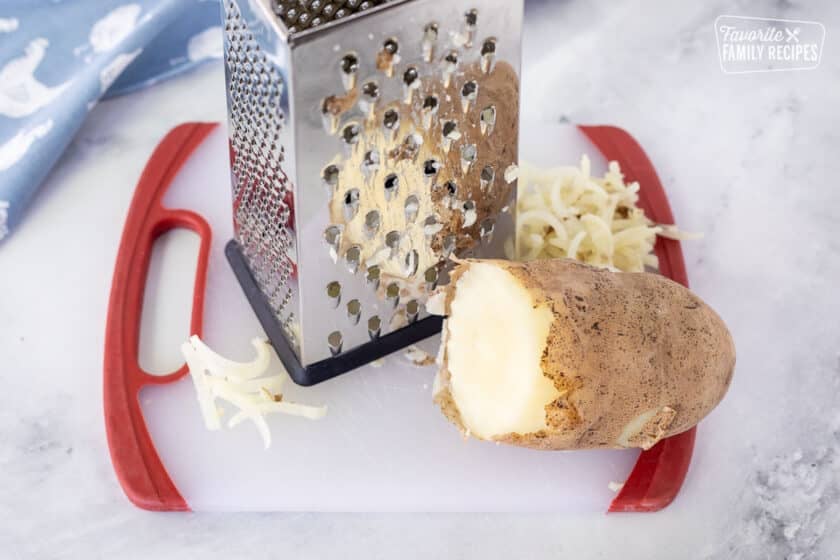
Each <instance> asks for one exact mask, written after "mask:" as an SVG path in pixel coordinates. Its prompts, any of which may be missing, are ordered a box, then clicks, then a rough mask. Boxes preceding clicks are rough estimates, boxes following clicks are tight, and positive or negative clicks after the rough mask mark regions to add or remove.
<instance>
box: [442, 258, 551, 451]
mask: <svg viewBox="0 0 840 560" xmlns="http://www.w3.org/2000/svg"><path fill="white" fill-rule="evenodd" d="M552 321H553V315H552V313H551V310H550V309H548V308H547V307H545V306H539V307H536V308H535V305H534V300H533V298H532V297H531V294H529V293H528V291H527V290H526V289H525V288H524V287H523V286H522V285H521V284H520V283H519V282H518V281H517V280H516V278H514V276H513V275H511V274H510V273H509V272H507V271H506V270H503V269H501V268H498V267H496V266H493V265H491V264H480V263H479V264H471V265H470V268H469V270H467V271H466V272H465V273H464V274H463V275H462V276H461V277H460V278H459V279H458V283H457V285H456V289H455V296H454V299H453V300H452V304H451V313H450V316H449V319H448V321H447V329H448V337H447V342H446V344H447V346H446V357H447V362H448V369H449V373H450V377H451V380H450V387H451V393H452V397H453V399H454V401H455V404H456V405H457V407H458V411H459V412H460V416H461V421H462V423H463V425H464V428H466V429H467V430H468V431H469V433H470V434H471V435H473V436H476V437H478V438H482V439H493V438H495V437H500V436H504V435H507V434H511V433H518V434H529V433H534V432H537V431H540V430H544V429H546V427H547V426H546V413H545V407H546V405H548V404H549V403H551V402H553V401H554V400H556V399H557V397H558V396H559V392H558V391H557V389H556V388H555V387H554V384H553V383H552V382H551V381H550V380H549V379H548V378H547V377H546V376H545V375H544V374H543V371H542V368H541V366H540V360H541V357H542V355H543V350H544V348H545V345H546V343H547V341H548V333H549V327H550V326H551V323H552Z"/></svg>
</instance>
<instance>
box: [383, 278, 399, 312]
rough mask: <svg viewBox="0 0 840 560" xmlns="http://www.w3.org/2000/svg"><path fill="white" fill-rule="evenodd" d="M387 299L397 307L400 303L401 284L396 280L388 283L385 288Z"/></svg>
mask: <svg viewBox="0 0 840 560" xmlns="http://www.w3.org/2000/svg"><path fill="white" fill-rule="evenodd" d="M385 299H386V300H387V301H388V303H390V304H391V305H393V306H394V307H397V306H398V305H399V304H400V285H399V284H397V283H396V282H392V283H390V284H388V286H387V287H386V288H385Z"/></svg>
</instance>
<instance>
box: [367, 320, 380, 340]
mask: <svg viewBox="0 0 840 560" xmlns="http://www.w3.org/2000/svg"><path fill="white" fill-rule="evenodd" d="M381 334H382V319H380V318H379V315H374V316H373V317H371V318H370V319H368V336H370V339H371V340H376V339H377V338H379V336H380V335H381Z"/></svg>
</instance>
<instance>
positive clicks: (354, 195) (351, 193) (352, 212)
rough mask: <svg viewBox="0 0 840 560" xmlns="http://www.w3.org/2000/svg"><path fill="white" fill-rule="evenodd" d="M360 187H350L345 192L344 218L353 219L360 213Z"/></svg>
mask: <svg viewBox="0 0 840 560" xmlns="http://www.w3.org/2000/svg"><path fill="white" fill-rule="evenodd" d="M360 197H361V194H360V193H359V189H350V190H348V191H347V192H346V193H344V219H345V220H346V221H348V222H349V221H352V220H353V218H355V217H356V214H358V213H359V198H360Z"/></svg>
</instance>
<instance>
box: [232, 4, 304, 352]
mask: <svg viewBox="0 0 840 560" xmlns="http://www.w3.org/2000/svg"><path fill="white" fill-rule="evenodd" d="M225 12H226V15H225V38H226V41H225V46H226V49H225V63H226V66H227V68H226V69H227V72H228V76H229V84H230V85H229V104H230V115H229V116H230V136H231V152H232V158H231V159H232V161H231V168H232V172H233V175H234V177H235V180H234V182H233V199H234V223H235V234H236V237H237V241H238V242H239V244H240V247H241V248H242V252H243V254H244V256H245V258H246V259H247V260H248V263H249V268H250V269H251V271H252V273H253V275H254V278H255V280H256V281H257V283H258V284H259V286H260V288H261V290H262V291H263V293H264V295H265V296H266V298H267V300H268V301H269V305H270V306H271V308H272V311H273V312H274V313H275V315H276V316H277V317H278V318H279V319H280V322H281V324H283V325H284V327H285V328H286V331H287V334H288V335H289V338H290V339H291V340H292V341H293V342H294V343H295V344H296V343H297V342H296V336H295V332H294V331H295V329H294V325H295V318H294V314H293V313H291V312H290V313H288V314H285V313H284V312H285V311H286V308H287V307H288V306H289V304H290V303H291V299H292V290H291V288H290V287H289V285H288V284H289V280H290V278H291V276H292V273H293V270H294V260H293V257H292V255H293V250H292V248H293V246H292V243H293V238H292V235H291V234H290V232H289V228H290V227H293V226H292V224H291V220H292V212H291V208H290V201H291V192H292V188H291V185H290V182H289V179H288V177H287V176H286V174H285V173H284V172H283V169H282V163H283V161H284V158H285V153H284V149H283V147H282V145H280V144H279V140H280V133H281V132H282V130H283V127H284V126H285V113H284V112H283V110H282V97H283V94H284V83H283V79H282V77H281V76H280V73H279V72H278V71H277V69H276V68H275V67H274V66H273V65H272V64H271V63H269V61H268V58H267V57H266V55H265V53H263V52H262V51H261V49H260V46H259V44H258V43H257V42H256V41H255V40H254V36H253V34H252V33H251V32H250V31H249V29H248V25H247V24H246V23H245V21H244V20H243V19H242V16H241V14H240V12H239V8H238V7H237V5H236V3H235V2H232V1H226V2H225Z"/></svg>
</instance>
